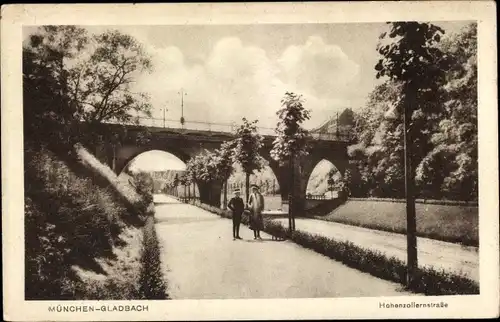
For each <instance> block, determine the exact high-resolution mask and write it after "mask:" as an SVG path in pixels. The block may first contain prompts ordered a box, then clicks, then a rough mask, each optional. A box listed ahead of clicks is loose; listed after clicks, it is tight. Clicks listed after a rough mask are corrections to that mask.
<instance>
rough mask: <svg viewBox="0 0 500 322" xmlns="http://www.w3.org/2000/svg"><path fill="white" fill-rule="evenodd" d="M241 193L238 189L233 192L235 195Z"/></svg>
mask: <svg viewBox="0 0 500 322" xmlns="http://www.w3.org/2000/svg"><path fill="white" fill-rule="evenodd" d="M240 192H241V191H240V189H236V190H234V191H233V193H240Z"/></svg>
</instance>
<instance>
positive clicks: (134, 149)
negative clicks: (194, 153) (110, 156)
mask: <svg viewBox="0 0 500 322" xmlns="http://www.w3.org/2000/svg"><path fill="white" fill-rule="evenodd" d="M151 151H161V152H164V153H166V154H169V155H172V156H174V157H175V158H177V159H178V160H179V161H181V162H183V163H184V165H185V164H186V163H187V161H188V160H189V155H188V154H186V153H184V152H183V151H182V150H180V149H176V148H170V147H168V148H162V147H147V146H122V147H119V148H118V149H117V151H116V153H115V161H114V166H113V169H114V171H115V173H116V174H117V175H120V173H121V172H122V171H123V170H124V169H126V168H127V167H128V166H129V165H130V164H131V162H133V160H135V159H136V158H137V157H139V156H140V155H142V154H144V153H148V152H151Z"/></svg>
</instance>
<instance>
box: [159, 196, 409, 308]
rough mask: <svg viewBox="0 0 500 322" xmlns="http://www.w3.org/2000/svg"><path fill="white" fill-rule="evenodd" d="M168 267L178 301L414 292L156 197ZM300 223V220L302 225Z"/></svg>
mask: <svg viewBox="0 0 500 322" xmlns="http://www.w3.org/2000/svg"><path fill="white" fill-rule="evenodd" d="M155 201H156V202H160V201H161V202H162V204H157V206H156V220H157V224H156V231H157V233H158V238H159V241H160V246H161V248H162V250H161V261H162V265H163V271H164V274H165V276H166V278H167V281H168V291H169V295H170V296H171V297H172V298H173V299H238V298H311V297H353V296H401V295H411V294H409V293H406V292H403V291H401V290H400V288H401V286H400V285H399V284H396V283H392V282H388V281H385V280H382V279H378V278H375V277H373V276H371V275H368V274H365V273H362V272H360V271H357V270H354V269H352V268H349V267H346V266H344V265H342V264H341V263H338V262H335V261H333V260H331V259H328V258H327V257H324V256H322V255H320V254H317V253H315V252H313V251H310V250H306V249H304V248H302V247H300V246H298V245H296V244H294V243H292V242H289V241H272V240H271V237H270V236H269V235H267V234H262V237H263V239H264V240H263V241H254V240H253V233H252V232H251V231H250V230H249V229H248V228H247V227H246V226H243V225H242V226H241V232H240V234H241V237H243V240H237V241H233V239H232V232H231V225H232V224H231V221H230V220H228V219H223V218H220V217H218V216H216V215H214V214H211V213H209V212H207V211H204V210H202V209H200V208H197V207H194V206H191V205H186V204H182V203H178V202H177V201H176V200H173V199H170V198H168V197H164V196H162V197H158V196H157V197H155ZM297 225H299V223H297Z"/></svg>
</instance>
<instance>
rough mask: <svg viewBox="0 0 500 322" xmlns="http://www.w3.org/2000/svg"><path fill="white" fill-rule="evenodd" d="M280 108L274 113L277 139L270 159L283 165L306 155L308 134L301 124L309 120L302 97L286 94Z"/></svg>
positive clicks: (308, 112) (308, 113)
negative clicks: (277, 119) (277, 120)
mask: <svg viewBox="0 0 500 322" xmlns="http://www.w3.org/2000/svg"><path fill="white" fill-rule="evenodd" d="M281 105H282V108H281V109H279V110H278V111H277V112H276V115H278V118H279V122H278V123H277V124H276V133H277V137H276V139H275V140H274V142H273V148H272V150H271V157H272V158H273V159H274V160H276V161H278V162H279V164H280V165H284V164H285V163H287V162H288V161H289V159H290V157H293V158H300V157H301V156H304V155H307V154H308V152H307V139H308V132H307V130H305V129H304V128H303V127H302V126H301V124H302V123H303V122H304V121H306V120H308V119H309V118H310V111H309V110H306V109H305V108H304V106H303V99H302V96H300V95H296V94H294V93H290V92H287V93H286V94H285V97H284V98H283V99H282V100H281Z"/></svg>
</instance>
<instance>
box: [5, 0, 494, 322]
mask: <svg viewBox="0 0 500 322" xmlns="http://www.w3.org/2000/svg"><path fill="white" fill-rule="evenodd" d="M2 9H3V8H2ZM478 29H479V28H478V20H475V19H469V20H466V19H445V20H443V19H429V20H422V19H415V20H400V19H397V17H395V19H392V20H386V21H377V22H371V21H364V22H356V21H344V22H341V21H333V22H316V23H310V22H308V23H305V22H302V23H301V22H280V23H277V22H275V23H253V24H248V23H238V21H237V20H235V21H232V22H231V23H223V24H217V23H204V24H199V23H190V24H188V23H185V24H169V23H168V21H166V22H165V23H163V24H157V23H155V24H134V23H133V21H132V22H131V23H127V24H123V23H119V24H118V23H116V24H109V23H100V24H84V23H82V24H78V23H73V24H71V23H70V24H68V23H62V24H36V25H29V24H26V25H23V26H22V28H21V34H22V39H21V41H22V50H21V51H22V54H21V55H22V92H20V91H19V93H20V95H21V96H22V97H21V102H22V105H21V106H20V107H19V109H20V114H22V121H20V124H19V127H18V129H17V132H16V133H18V134H17V135H21V137H22V160H23V162H22V165H20V166H21V167H22V175H23V176H22V177H21V178H18V180H20V181H22V187H23V190H22V191H20V192H19V194H20V196H22V205H23V212H24V213H23V214H19V215H20V216H23V224H22V225H23V226H22V227H23V228H22V229H23V232H24V234H23V237H22V238H23V239H22V243H23V245H22V246H23V247H22V249H23V253H22V254H19V255H22V258H23V264H22V265H23V269H21V268H20V267H19V269H18V272H19V271H21V270H22V271H23V274H24V275H23V276H24V280H23V283H24V284H23V285H24V287H23V290H22V294H24V296H23V299H22V301H25V302H26V303H28V304H29V303H31V302H37V301H42V302H47V303H48V302H50V304H47V305H46V308H44V310H45V311H46V312H47V313H52V314H56V313H65V312H66V313H71V312H87V310H88V311H89V312H94V313H96V312H98V311H102V312H104V311H107V312H109V313H111V312H114V311H117V312H144V311H151V310H152V307H151V304H149V305H148V303H150V302H143V301H147V300H164V301H166V303H172V304H171V305H175V303H176V302H178V301H177V300H243V299H245V300H251V299H261V300H273V299H337V298H355V299H358V300H359V299H360V298H379V299H378V300H377V301H376V303H377V304H376V308H377V309H379V310H381V309H393V308H411V309H419V308H420V309H429V310H431V309H432V310H438V309H441V310H446V308H447V307H448V302H447V301H448V299H449V298H450V296H479V295H481V294H484V290H483V286H484V283H480V282H481V280H480V254H483V242H481V243H480V228H481V229H483V228H482V227H480V226H481V225H482V224H485V222H484V221H480V220H479V218H480V210H481V214H482V213H483V212H489V213H490V214H489V215H490V216H491V215H492V214H491V210H494V209H495V208H491V207H490V208H488V206H485V205H483V204H482V203H480V198H479V197H480V195H481V194H483V189H485V191H486V190H488V189H489V187H488V185H486V186H484V184H483V185H481V189H480V184H479V183H480V164H479V159H480V158H479V151H478V146H480V145H481V143H480V141H479V138H480V135H479V124H480V123H479V122H478V109H479V108H485V106H482V107H480V99H479V94H478V93H479V91H480V88H479V87H478V83H479V82H480V81H479V78H478V73H479V72H478V57H479V54H478ZM19 45H20V44H19ZM19 45H18V46H19ZM495 48H496V47H495ZM495 50H496V49H495ZM21 51H20V52H21ZM3 55H4V52H2V56H3ZM2 59H3V57H2ZM2 65H3V64H2ZM495 76H496V75H495ZM2 93H3V94H4V90H3V88H2ZM2 96H3V95H2ZM483 102H484V101H483ZM493 103H494V101H493ZM494 104H496V103H494ZM495 106H496V105H495ZM4 108H5V106H4V103H3V102H2V114H3V113H4ZM495 110H496V107H495ZM495 113H496V112H495ZM492 115H496V114H492ZM2 118H3V117H2ZM481 124H484V123H481ZM495 131H496V129H495ZM11 135H14V134H11ZM2 136H3V135H2ZM17 148H18V149H19V148H21V146H19V147H17ZM482 148H483V149H484V147H482ZM492 151H495V150H492ZM2 155H3V153H2ZM497 157H498V156H497V155H496V154H495V155H492V156H491V159H492V160H493V159H494V158H497ZM495 164H496V163H495ZM495 167H496V165H495ZM482 175H483V176H484V173H483V174H482ZM486 176H488V174H486ZM483 179H484V178H482V180H483ZM486 180H487V177H486ZM495 180H497V179H495ZM495 182H496V181H493V182H492V183H495ZM496 186H498V184H496ZM495 189H496V188H495ZM485 193H486V192H485ZM20 198H21V197H20ZM2 199H3V198H2ZM497 201H498V200H497ZM483 207H486V208H483ZM4 215H5V213H4ZM496 217H498V216H496ZM480 223H481V225H480ZM492 223H493V224H496V225H497V224H498V218H496V222H494V221H492ZM4 224H5V223H4ZM486 224H487V223H486ZM4 227H5V226H4ZM484 229H486V227H485V228H484ZM20 233H21V232H20ZM21 234H22V233H21ZM496 238H498V236H497V237H496ZM497 240H498V239H497ZM497 243H498V241H497ZM489 247H490V248H485V251H487V250H490V249H491V247H492V246H491V244H490V246H489ZM493 247H497V250H498V244H496V245H493ZM496 256H497V257H496V258H497V259H496V260H497V261H498V253H497V255H496ZM4 264H5V258H4ZM497 265H498V263H497ZM490 269H493V270H494V272H493V273H495V272H496V273H495V274H494V276H496V278H498V275H499V274H498V267H496V268H495V267H490ZM4 274H5V272H4ZM5 278H6V276H5V275H4V279H5ZM480 285H481V287H480ZM497 286H498V285H497ZM496 292H497V293H498V290H497V291H496ZM402 296H406V297H408V298H405V300H404V301H399V302H398V301H397V300H396V299H397V298H398V297H402ZM430 299H432V301H431V300H430ZM115 300H119V301H129V302H113V305H111V304H105V305H104V304H103V305H100V304H96V305H95V306H94V305H89V306H84V307H82V306H80V304H75V303H76V302H72V301H79V303H84V302H81V301H115ZM92 303H96V302H92ZM103 303H109V302H103ZM117 303H118V304H117ZM155 303H156V302H155ZM258 303H259V302H256V303H255V304H247V305H245V304H242V305H245V306H247V308H246V309H247V310H248V311H253V312H254V313H257V312H258V311H260V310H261V308H260V307H259V304H258ZM398 303H399V304H398ZM169 305H170V304H169ZM252 306H253V308H252ZM282 309H283V308H282ZM60 316H62V315H60ZM110 316H111V315H110ZM125 317H126V316H125ZM353 317H354V316H353ZM142 319H147V316H145V315H144V316H142Z"/></svg>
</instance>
